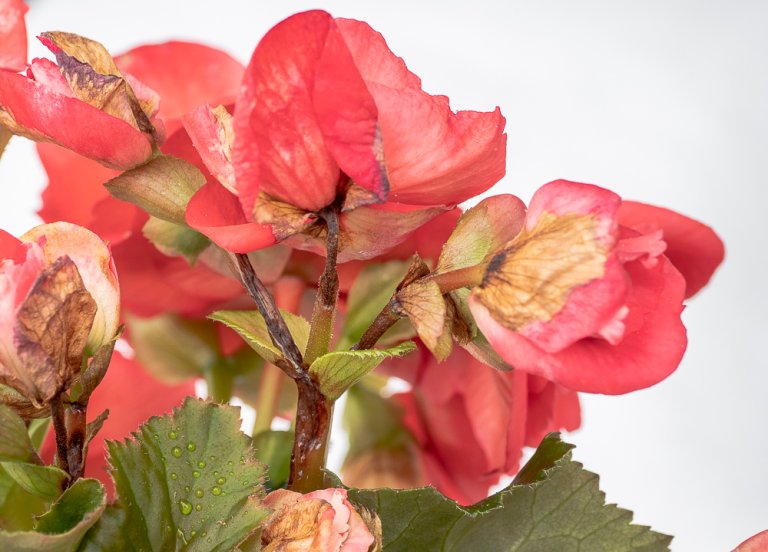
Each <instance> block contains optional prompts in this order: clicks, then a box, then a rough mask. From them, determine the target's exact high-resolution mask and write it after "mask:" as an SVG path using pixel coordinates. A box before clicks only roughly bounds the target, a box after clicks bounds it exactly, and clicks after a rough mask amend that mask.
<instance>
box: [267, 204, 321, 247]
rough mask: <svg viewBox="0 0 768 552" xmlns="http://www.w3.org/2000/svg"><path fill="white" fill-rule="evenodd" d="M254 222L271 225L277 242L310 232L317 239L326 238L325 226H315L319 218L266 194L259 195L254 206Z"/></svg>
mask: <svg viewBox="0 0 768 552" xmlns="http://www.w3.org/2000/svg"><path fill="white" fill-rule="evenodd" d="M253 215H254V220H255V221H256V222H258V223H259V224H269V225H270V226H271V227H272V232H273V233H274V235H275V238H277V241H282V240H284V239H286V238H288V237H290V236H293V235H294V234H299V233H301V232H305V231H306V232H309V233H310V234H311V235H312V236H313V237H315V238H323V239H324V237H325V225H324V224H317V225H316V224H315V223H316V222H317V221H318V216H317V215H316V214H314V213H309V212H307V211H305V210H303V209H300V208H298V207H296V206H295V205H291V204H290V203H286V202H284V201H280V200H279V199H275V198H273V197H270V196H269V195H267V194H265V193H261V194H259V197H258V198H257V199H256V202H255V204H254V206H253Z"/></svg>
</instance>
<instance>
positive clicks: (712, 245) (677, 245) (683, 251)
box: [619, 201, 725, 298]
mask: <svg viewBox="0 0 768 552" xmlns="http://www.w3.org/2000/svg"><path fill="white" fill-rule="evenodd" d="M619 222H620V223H621V224H622V225H624V226H629V227H630V228H633V229H635V230H637V231H639V232H641V233H642V234H647V233H649V232H653V231H654V230H659V229H660V230H661V231H662V239H663V240H664V241H665V242H666V244H667V248H666V251H664V254H665V255H666V256H667V258H668V259H669V260H670V261H672V264H674V265H675V268H677V269H678V270H679V271H680V272H681V273H682V275H683V276H684V277H685V282H686V288H685V296H686V298H687V297H691V296H693V295H695V294H696V293H697V292H698V291H699V290H700V289H701V288H702V287H704V286H705V285H706V284H707V282H709V279H710V278H711V277H712V274H713V273H714V272H715V269H717V267H718V266H719V265H720V263H721V262H723V257H724V256H725V247H724V246H723V242H722V240H721V239H720V238H719V237H718V236H717V234H716V233H715V231H714V230H712V228H710V227H709V226H707V225H705V224H702V223H700V222H699V221H697V220H694V219H691V218H688V217H686V216H685V215H681V214H680V213H676V212H675V211H671V210H669V209H664V208H662V207H654V206H653V205H646V204H644V203H637V202H635V201H624V202H623V203H622V204H621V208H620V209H619Z"/></svg>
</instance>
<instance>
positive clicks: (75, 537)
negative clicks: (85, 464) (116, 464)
mask: <svg viewBox="0 0 768 552" xmlns="http://www.w3.org/2000/svg"><path fill="white" fill-rule="evenodd" d="M106 502H107V499H106V494H105V493H104V487H102V485H101V483H99V482H98V481H97V480H95V479H80V480H78V481H76V482H75V483H74V484H73V485H72V486H71V487H70V488H69V489H67V490H66V491H65V492H64V494H62V495H61V497H60V498H59V500H58V501H56V502H55V503H54V504H53V506H51V509H50V510H49V511H48V512H46V513H45V514H43V515H42V516H41V517H40V518H38V520H37V524H36V527H35V530H34V531H19V532H14V533H10V532H6V531H0V550H3V551H8V552H27V551H29V552H32V551H38V550H45V551H46V552H74V551H75V550H77V548H78V546H79V544H80V541H82V540H83V537H84V536H85V534H86V533H87V532H88V530H89V529H90V528H91V526H93V524H94V523H96V521H97V520H98V519H99V516H100V515H101V513H102V512H103V511H104V508H105V506H106Z"/></svg>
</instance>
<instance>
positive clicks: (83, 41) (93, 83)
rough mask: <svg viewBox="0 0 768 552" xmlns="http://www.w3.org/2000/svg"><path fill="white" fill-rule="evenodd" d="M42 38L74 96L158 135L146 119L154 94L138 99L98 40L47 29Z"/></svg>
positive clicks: (152, 107) (153, 107) (154, 107)
mask: <svg viewBox="0 0 768 552" xmlns="http://www.w3.org/2000/svg"><path fill="white" fill-rule="evenodd" d="M41 36H42V38H43V39H44V40H45V41H47V43H48V44H50V45H52V48H51V49H52V51H53V52H54V55H55V56H56V61H57V63H58V65H59V69H60V70H61V74H62V75H63V76H64V78H65V79H66V80H67V83H68V84H69V87H70V88H71V89H72V92H73V93H74V95H75V97H76V98H77V99H79V100H82V101H84V102H86V103H87V104H89V105H92V106H93V107H95V108H96V109H99V110H101V111H103V112H105V113H107V114H109V115H112V116H113V117H117V118H118V119H122V120H123V121H125V122H126V123H128V124H130V125H131V126H133V127H134V128H136V129H138V130H140V131H141V132H143V133H145V134H147V135H148V136H149V137H150V138H151V139H152V140H153V141H154V142H155V143H157V142H159V141H160V140H159V136H158V133H157V131H156V130H155V127H154V126H153V125H152V123H151V122H150V117H151V116H152V115H154V111H156V110H157V101H156V98H146V99H144V100H141V101H140V100H139V99H138V98H137V97H136V94H135V93H134V90H133V88H131V86H130V84H128V81H127V80H126V79H125V78H124V77H123V74H122V73H121V72H120V69H118V68H117V65H116V64H115V60H114V59H113V58H112V56H111V55H110V53H109V52H108V51H107V49H106V48H105V47H104V46H102V45H101V44H100V43H99V42H96V41H95V40H91V39H88V38H85V37H82V36H79V35H76V34H73V33H63V32H48V33H43V34H42V35H41Z"/></svg>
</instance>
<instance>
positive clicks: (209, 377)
mask: <svg viewBox="0 0 768 552" xmlns="http://www.w3.org/2000/svg"><path fill="white" fill-rule="evenodd" d="M205 382H206V383H207V384H208V397H209V398H211V399H213V400H214V401H216V402H218V403H227V402H229V399H231V398H232V386H233V383H234V382H233V381H232V374H231V371H230V370H229V367H228V366H226V364H225V363H217V364H215V365H214V366H212V367H211V368H210V369H209V370H208V371H207V372H206V374H205Z"/></svg>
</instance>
